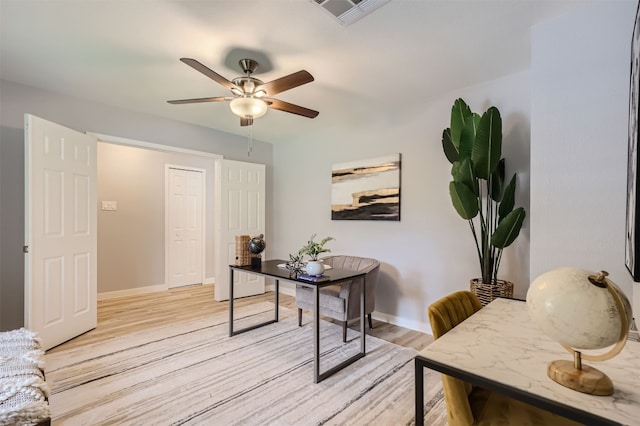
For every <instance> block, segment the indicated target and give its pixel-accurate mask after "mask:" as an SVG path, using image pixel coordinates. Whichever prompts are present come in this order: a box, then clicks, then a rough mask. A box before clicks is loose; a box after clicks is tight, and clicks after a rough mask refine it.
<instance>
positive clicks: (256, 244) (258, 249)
mask: <svg viewBox="0 0 640 426" xmlns="http://www.w3.org/2000/svg"><path fill="white" fill-rule="evenodd" d="M266 246H267V243H265V242H264V235H263V234H260V235H258V236H257V237H253V238H251V239H250V240H249V251H250V252H251V253H253V254H260V253H262V252H263V250H264V248H265V247H266Z"/></svg>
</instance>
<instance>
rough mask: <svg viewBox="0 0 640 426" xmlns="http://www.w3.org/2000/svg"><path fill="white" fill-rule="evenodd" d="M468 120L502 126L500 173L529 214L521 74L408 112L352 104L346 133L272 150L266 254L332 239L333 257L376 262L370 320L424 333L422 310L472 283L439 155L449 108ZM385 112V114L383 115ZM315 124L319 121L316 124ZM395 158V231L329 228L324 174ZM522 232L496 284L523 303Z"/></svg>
mask: <svg viewBox="0 0 640 426" xmlns="http://www.w3.org/2000/svg"><path fill="white" fill-rule="evenodd" d="M457 97H463V98H464V99H465V100H466V101H467V102H468V103H469V104H470V106H471V108H472V109H473V110H474V111H477V112H483V111H484V110H486V109H487V108H488V107H489V106H491V105H495V106H497V107H498V108H499V109H500V111H501V114H502V117H503V121H504V126H503V132H504V142H503V145H504V148H503V154H504V156H505V157H506V158H507V169H508V170H507V172H508V173H513V172H518V185H519V189H518V192H517V199H516V202H517V204H518V205H522V206H524V207H525V208H526V209H527V210H528V207H529V192H528V187H529V119H528V117H529V103H530V100H529V74H528V72H526V71H525V72H521V73H517V74H514V75H510V76H506V77H504V78H501V79H499V80H496V81H491V82H487V83H485V84H482V85H478V86H474V87H469V88H464V89H460V90H458V91H455V92H451V93H447V94H444V95H442V96H440V97H438V98H436V99H425V100H423V101H421V102H420V103H418V104H415V105H411V106H410V107H407V106H403V105H387V104H386V103H385V102H383V101H380V102H379V103H375V104H374V103H362V104H360V105H358V104H356V103H355V101H353V100H349V99H346V98H345V102H354V106H353V108H352V110H353V111H354V116H353V117H352V118H351V120H343V122H344V121H347V124H344V125H342V126H339V127H338V126H333V127H330V126H328V127H326V128H323V131H321V132H318V133H316V134H311V135H300V140H298V141H292V142H287V143H282V144H280V143H279V144H277V145H276V146H275V147H274V186H275V187H276V188H277V191H275V193H274V205H275V206H280V207H281V208H279V209H278V211H277V214H276V215H275V218H274V229H273V232H272V233H271V235H272V238H271V240H270V241H268V242H267V243H268V244H269V245H270V247H271V249H272V251H271V254H272V255H274V256H277V257H280V258H288V254H289V253H294V252H295V251H297V250H298V249H299V248H300V247H301V246H302V245H303V243H304V242H305V241H306V239H307V238H308V237H309V236H310V235H311V234H312V233H318V236H319V237H320V238H321V237H324V236H327V235H331V236H333V237H335V238H336V241H332V242H331V243H329V245H328V247H330V248H331V249H332V253H333V254H350V255H357V256H367V257H374V258H376V259H379V260H380V262H381V263H382V266H381V274H380V281H379V288H378V292H377V300H376V313H375V314H374V316H377V317H378V318H385V319H389V320H391V321H393V322H395V323H398V324H401V325H404V326H408V327H411V328H414V329H420V330H425V331H429V330H430V328H429V326H428V318H427V314H426V309H427V306H428V305H429V304H430V303H432V302H434V301H435V300H437V299H438V298H440V297H442V296H444V295H446V294H448V293H451V292H453V291H455V290H461V289H468V288H469V280H470V279H471V278H475V277H477V276H479V266H478V260H477V257H476V249H475V244H474V242H473V237H472V235H471V232H470V230H469V227H468V225H467V223H466V221H464V220H462V219H461V218H460V217H459V216H458V215H457V213H456V212H455V210H454V208H453V206H452V204H451V201H450V198H449V193H448V183H449V181H450V174H449V172H450V164H449V162H448V161H447V160H446V158H445V156H444V154H443V152H442V144H441V136H442V130H443V129H444V128H445V127H448V126H449V119H450V112H451V106H452V104H453V101H454V100H455V99H456V98H457ZM390 111H391V112H390ZM319 118H320V117H319ZM397 152H400V153H402V172H401V179H402V188H401V221H400V222H375V221H332V220H331V219H330V204H331V203H330V197H331V166H332V164H335V163H340V162H345V161H352V160H358V159H366V158H372V157H377V156H381V155H386V154H391V153H397ZM528 234H529V232H528V224H527V222H525V227H524V229H523V232H522V234H521V235H520V237H519V239H518V240H516V243H515V244H514V245H513V246H511V247H509V248H508V249H507V250H506V251H505V255H504V259H503V262H502V267H501V273H500V277H501V278H503V279H509V280H511V281H513V282H515V285H516V294H517V295H519V296H523V295H524V294H525V292H526V289H527V288H528V279H529V248H528V247H529V237H528Z"/></svg>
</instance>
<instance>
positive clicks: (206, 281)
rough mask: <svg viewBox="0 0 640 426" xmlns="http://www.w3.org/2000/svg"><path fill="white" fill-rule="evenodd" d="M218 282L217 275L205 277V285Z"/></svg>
mask: <svg viewBox="0 0 640 426" xmlns="http://www.w3.org/2000/svg"><path fill="white" fill-rule="evenodd" d="M215 283H216V278H215V277H207V278H205V279H204V283H203V284H204V285H211V284H215Z"/></svg>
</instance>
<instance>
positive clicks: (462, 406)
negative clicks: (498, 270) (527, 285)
mask: <svg viewBox="0 0 640 426" xmlns="http://www.w3.org/2000/svg"><path fill="white" fill-rule="evenodd" d="M481 308H482V305H481V303H480V300H479V299H478V297H477V296H476V295H475V294H473V293H471V292H470V291H458V292H456V293H453V294H450V295H449V296H446V297H443V298H442V299H440V300H438V301H436V302H434V303H433V304H432V305H431V306H429V322H430V323H431V329H432V331H433V337H434V338H435V339H438V338H440V337H441V336H442V335H444V334H445V333H447V332H448V331H450V330H451V329H453V328H454V327H455V326H457V325H458V324H460V323H461V322H462V321H464V320H465V319H467V318H469V317H470V316H471V315H473V314H474V313H476V312H477V311H479V310H480V309H481ZM442 388H443V391H444V400H445V403H446V406H447V418H448V422H449V426H469V425H482V426H484V425H505V426H506V425H553V426H556V425H558V426H560V425H578V424H579V423H576V422H574V421H572V420H569V419H567V418H565V417H561V416H558V415H556V414H553V413H550V412H548V411H545V410H542V409H540V408H537V407H534V406H532V405H529V404H526V403H524V402H521V401H518V400H515V399H512V398H509V397H506V396H504V395H502V394H499V393H496V392H490V391H488V390H485V389H482V388H479V387H477V386H472V385H471V384H470V383H467V382H464V381H462V380H459V379H455V378H453V377H451V376H447V375H445V374H443V375H442Z"/></svg>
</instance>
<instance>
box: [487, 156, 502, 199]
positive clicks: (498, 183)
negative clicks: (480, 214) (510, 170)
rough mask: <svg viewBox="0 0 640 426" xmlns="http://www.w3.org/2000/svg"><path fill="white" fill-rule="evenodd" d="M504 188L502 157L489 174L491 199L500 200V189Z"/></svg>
mask: <svg viewBox="0 0 640 426" xmlns="http://www.w3.org/2000/svg"><path fill="white" fill-rule="evenodd" d="M503 190H504V158H501V159H500V161H498V167H496V170H495V171H494V172H493V174H492V175H491V192H490V193H489V194H490V195H491V199H492V200H493V201H496V202H500V200H502V191H503Z"/></svg>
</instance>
